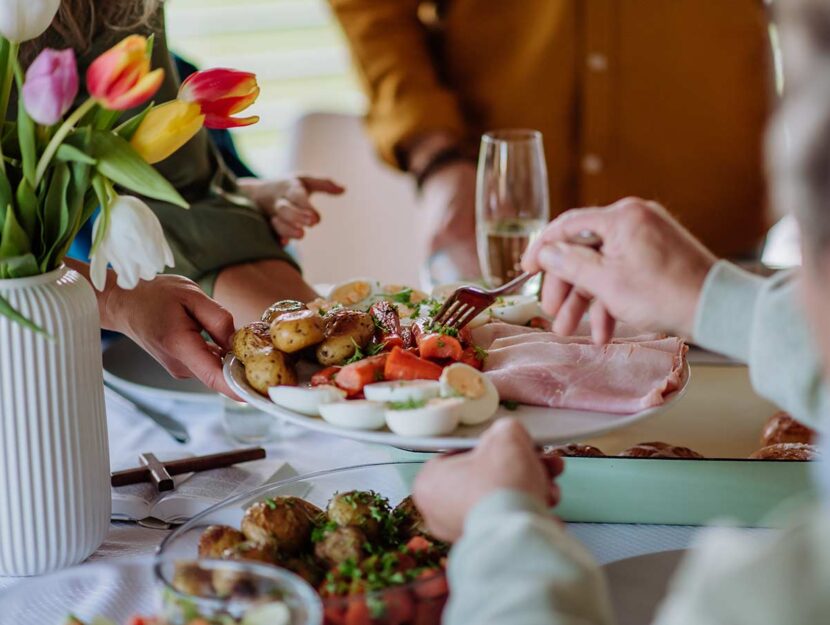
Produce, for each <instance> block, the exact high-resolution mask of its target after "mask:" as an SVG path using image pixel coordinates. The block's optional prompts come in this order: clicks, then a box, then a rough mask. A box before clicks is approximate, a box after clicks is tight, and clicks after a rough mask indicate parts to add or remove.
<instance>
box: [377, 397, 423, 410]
mask: <svg viewBox="0 0 830 625" xmlns="http://www.w3.org/2000/svg"><path fill="white" fill-rule="evenodd" d="M426 405H427V402H426V400H425V399H407V400H406V401H392V402H389V403H388V404H387V406H388V407H389V409H390V410H415V409H416V408H423V407H424V406H426Z"/></svg>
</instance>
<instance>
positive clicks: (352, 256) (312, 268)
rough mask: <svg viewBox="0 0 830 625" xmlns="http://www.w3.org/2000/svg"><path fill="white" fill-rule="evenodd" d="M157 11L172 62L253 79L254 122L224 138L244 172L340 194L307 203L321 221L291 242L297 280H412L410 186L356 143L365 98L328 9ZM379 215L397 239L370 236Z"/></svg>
mask: <svg viewBox="0 0 830 625" xmlns="http://www.w3.org/2000/svg"><path fill="white" fill-rule="evenodd" d="M165 10H166V14H167V28H168V32H169V38H170V45H171V47H172V48H173V49H174V50H175V51H176V52H177V53H178V54H180V55H181V56H183V57H184V58H186V59H187V60H189V61H190V62H192V63H194V64H196V65H197V66H199V67H236V68H239V69H245V70H248V71H252V72H255V73H256V74H257V77H258V79H259V84H260V86H261V88H262V93H261V95H260V98H259V101H258V102H257V103H256V105H255V106H254V107H252V108H251V109H250V110H251V114H255V115H259V116H260V117H261V120H260V122H259V123H258V124H256V125H254V126H251V127H248V128H242V129H238V130H235V131H234V139H235V141H236V145H237V148H238V149H239V151H240V154H241V156H242V158H243V159H244V160H245V162H246V163H247V164H248V166H249V167H251V169H253V170H254V171H255V172H256V173H257V174H258V175H260V176H266V177H267V176H279V175H280V174H284V173H285V172H290V171H301V172H315V173H317V174H320V175H329V176H331V177H333V178H335V179H336V180H338V181H339V182H341V183H343V184H345V185H346V186H347V187H348V188H349V191H348V193H347V194H346V196H344V197H343V198H340V199H336V200H332V199H328V198H322V197H321V198H319V199H318V204H319V206H320V208H321V209H322V210H323V211H324V216H323V223H322V224H321V225H320V226H319V227H317V228H315V229H313V230H312V231H311V232H310V233H309V234H308V235H307V237H306V239H305V240H303V241H301V242H299V243H297V244H295V246H294V247H295V248H296V253H297V255H298V256H299V257H300V260H301V261H302V263H303V270H304V273H305V275H306V276H307V277H308V279H309V280H310V281H311V282H312V283H320V282H338V281H341V280H347V279H349V278H352V277H355V276H368V277H375V278H377V279H379V280H382V281H385V282H396V283H406V284H413V285H414V284H417V283H418V279H419V278H418V268H419V266H420V264H421V261H422V259H420V258H419V252H418V246H417V245H416V239H415V238H414V237H413V236H411V233H412V231H413V228H414V227H415V225H416V223H415V221H416V220H415V197H414V189H413V184H412V182H411V180H410V179H409V178H408V177H406V176H403V175H401V174H399V173H398V172H396V171H393V170H392V169H391V168H389V167H386V166H385V165H383V164H381V163H380V162H379V161H378V160H377V158H376V157H375V154H374V151H373V150H372V148H371V147H370V146H369V144H368V142H367V140H366V138H365V137H364V135H363V132H362V126H361V122H360V116H361V115H362V114H363V112H364V110H365V107H366V103H365V98H364V96H363V93H362V92H361V90H360V87H359V85H358V82H357V79H356V77H355V74H354V69H353V66H352V64H351V61H350V58H349V52H348V49H347V47H346V42H345V39H344V37H343V34H342V32H341V30H340V28H339V26H338V24H337V22H336V20H335V18H334V16H333V15H332V14H331V12H330V11H329V8H328V5H327V3H326V2H324V1H323V0H233V1H232V2H228V1H227V0H175V1H173V2H169V3H167V5H166V9H165ZM246 114H247V113H246ZM345 155H348V157H346V156H345ZM381 218H382V220H383V223H384V229H385V230H386V231H387V232H389V233H406V236H386V237H378V231H377V229H375V228H373V227H372V224H376V223H377V222H378V220H379V219H381ZM358 250H366V251H368V250H371V253H365V254H358V253H356V251H358ZM335 259H336V261H337V262H332V261H333V260H335ZM378 259H383V262H382V263H381V262H378Z"/></svg>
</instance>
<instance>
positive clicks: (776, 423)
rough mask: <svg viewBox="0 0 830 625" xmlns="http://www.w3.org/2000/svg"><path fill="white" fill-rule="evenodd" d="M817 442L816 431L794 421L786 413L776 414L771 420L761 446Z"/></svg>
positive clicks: (762, 433) (768, 422) (763, 433)
mask: <svg viewBox="0 0 830 625" xmlns="http://www.w3.org/2000/svg"><path fill="white" fill-rule="evenodd" d="M815 440H816V432H815V430H813V429H811V428H808V427H807V426H806V425H804V424H803V423H800V422H798V421H796V420H795V419H793V418H792V417H791V416H790V415H788V414H787V413H786V412H776V413H775V414H774V415H772V416H771V417H770V418H769V419H767V422H766V425H764V429H763V431H762V432H761V446H762V447H768V446H769V445H777V444H778V443H807V444H813V443H814V442H815Z"/></svg>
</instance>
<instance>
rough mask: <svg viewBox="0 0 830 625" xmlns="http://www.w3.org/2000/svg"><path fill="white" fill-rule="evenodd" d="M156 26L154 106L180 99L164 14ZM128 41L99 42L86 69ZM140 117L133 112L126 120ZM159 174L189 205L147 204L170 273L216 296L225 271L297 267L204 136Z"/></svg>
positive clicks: (147, 30)
mask: <svg viewBox="0 0 830 625" xmlns="http://www.w3.org/2000/svg"><path fill="white" fill-rule="evenodd" d="M156 24H157V26H156V30H157V32H156V42H155V47H154V51H153V67H163V68H164V72H165V79H164V83H163V84H162V86H161V88H160V89H159V91H158V93H157V95H156V96H155V97H154V101H155V102H158V103H161V102H166V101H168V100H172V99H174V98H175V97H176V94H177V93H178V89H179V77H178V74H177V73H176V70H175V66H174V64H173V59H172V58H171V56H170V53H169V51H168V48H167V42H166V38H165V35H164V18H163V14H160V15H159V17H158V20H157V22H156ZM151 30H152V29H151V28H150V27H146V28H145V29H144V32H141V33H140V34H144V35H149V34H151ZM124 36H126V33H118V34H117V37H113V35H108V36H107V37H105V38H103V39H102V40H100V41H98V42H96V45H94V46H93V51H92V52H91V53H90V54H89V55H87V56H86V58H85V59H84V60H86V62H87V63H88V62H89V61H91V59H93V58H95V56H97V54H100V53H101V52H102V51H104V50H106V49H107V48H108V47H110V46H111V45H113V44H114V43H115V42H116V41H117V40H119V39H121V38H122V37H124ZM82 65H84V62H83V60H82ZM136 112H138V111H130V112H128V113H127V114H126V116H130V115H132V114H134V113H136ZM156 169H158V171H159V172H161V174H162V175H163V176H164V177H165V178H167V180H169V181H170V182H171V183H172V184H173V186H175V187H176V189H178V191H179V192H180V193H181V194H182V195H183V196H184V198H185V199H186V200H187V201H188V202H189V203H190V209H189V210H184V209H182V208H179V207H177V206H173V205H172V204H167V203H165V202H157V201H154V200H147V203H148V204H149V206H150V207H151V208H152V209H153V211H154V212H155V213H156V215H157V216H158V218H159V220H160V221H161V224H162V226H163V227H164V232H165V234H166V236H167V240H168V241H169V243H170V247H171V248H172V250H173V256H174V258H175V261H176V265H175V267H174V268H172V269H169V270H168V272H170V273H175V274H179V275H183V276H186V277H188V278H190V279H192V280H195V281H197V282H199V284H200V285H201V286H202V288H204V289H205V290H206V292H207V293H208V294H212V292H213V284H214V282H215V279H216V275H217V274H218V273H219V271H220V270H222V269H223V268H225V267H229V266H232V265H238V264H242V263H248V262H254V261H259V260H269V259H276V260H284V261H286V262H289V263H291V264H292V265H294V266H295V267H297V264H296V262H295V261H294V260H293V259H292V257H291V256H290V255H289V254H288V253H287V252H286V251H285V250H284V249H283V247H282V245H281V244H280V241H279V239H278V238H277V235H276V234H275V233H274V232H273V230H272V229H271V225H270V223H269V222H268V219H267V218H266V217H265V216H264V215H263V214H262V212H261V211H260V210H259V209H258V208H257V207H256V206H255V205H254V204H253V203H252V202H251V201H250V200H248V199H247V198H246V197H244V196H242V195H241V194H239V193H238V192H237V187H236V181H235V179H234V177H233V175H232V174H231V173H230V172H229V171H227V168H226V167H225V166H224V164H223V163H222V161H221V157H220V156H219V155H218V153H217V152H216V151H215V150H214V149H213V146H212V145H211V143H210V139H209V137H208V133H207V132H206V131H205V130H201V131H200V132H199V133H198V134H197V135H196V136H195V137H193V139H191V140H190V141H189V142H188V143H187V144H186V145H184V146H183V147H182V148H181V149H180V150H179V151H178V152H176V153H175V154H173V155H172V156H171V157H170V158H168V159H166V160H164V161H162V162H161V163H158V164H157V165H156ZM146 199H147V198H145V200H146ZM297 268H298V269H299V267H297Z"/></svg>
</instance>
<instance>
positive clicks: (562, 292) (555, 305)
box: [541, 273, 571, 317]
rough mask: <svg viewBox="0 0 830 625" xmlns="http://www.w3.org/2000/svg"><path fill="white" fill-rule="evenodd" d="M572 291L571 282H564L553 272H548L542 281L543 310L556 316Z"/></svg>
mask: <svg viewBox="0 0 830 625" xmlns="http://www.w3.org/2000/svg"><path fill="white" fill-rule="evenodd" d="M570 292H571V285H570V284H568V283H567V282H563V281H562V280H560V279H559V278H557V277H556V276H554V275H553V274H551V273H546V274H545V277H544V280H543V281H542V293H541V296H542V310H543V311H544V312H545V313H546V314H548V315H551V316H553V317H555V316H556V315H557V313H558V312H559V309H560V308H561V307H562V304H564V303H565V298H567V297H568V293H570Z"/></svg>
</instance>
